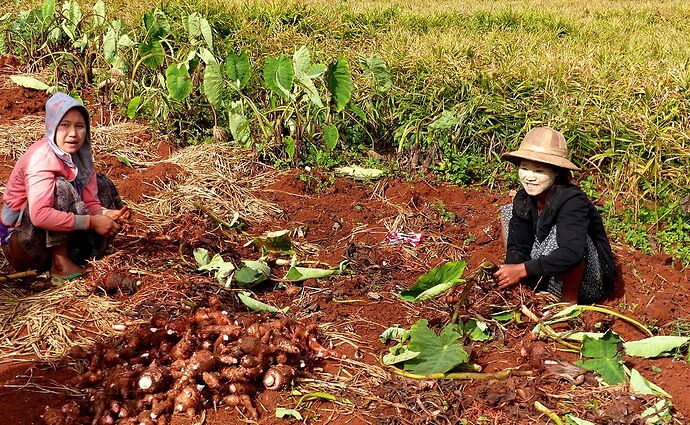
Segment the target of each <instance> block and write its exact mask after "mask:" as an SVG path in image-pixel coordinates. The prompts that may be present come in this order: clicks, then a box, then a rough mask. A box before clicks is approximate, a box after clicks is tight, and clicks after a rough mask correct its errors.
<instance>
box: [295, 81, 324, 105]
mask: <svg viewBox="0 0 690 425" xmlns="http://www.w3.org/2000/svg"><path fill="white" fill-rule="evenodd" d="M295 82H296V83H297V85H298V86H299V87H301V88H302V90H304V92H305V93H306V94H307V97H309V100H311V102H312V103H313V104H314V105H316V106H318V107H319V108H321V107H322V106H323V102H322V101H321V96H320V95H319V91H318V90H317V88H316V86H315V85H314V82H313V81H312V80H311V79H310V78H308V77H306V74H304V73H301V72H300V73H298V74H295Z"/></svg>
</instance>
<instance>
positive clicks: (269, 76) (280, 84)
mask: <svg viewBox="0 0 690 425" xmlns="http://www.w3.org/2000/svg"><path fill="white" fill-rule="evenodd" d="M294 80H295V71H294V69H293V67H292V61H290V59H288V58H287V57H285V55H282V54H281V55H280V56H278V57H277V58H273V57H269V58H266V64H265V65H264V83H266V87H268V88H269V89H271V91H273V92H274V93H275V94H277V95H278V96H280V97H282V98H285V99H288V98H290V95H291V92H292V86H293V84H294Z"/></svg>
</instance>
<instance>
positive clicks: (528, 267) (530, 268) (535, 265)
mask: <svg viewBox="0 0 690 425" xmlns="http://www.w3.org/2000/svg"><path fill="white" fill-rule="evenodd" d="M525 271H526V272H527V276H542V275H543V274H544V268H543V267H542V265H541V260H540V259H539V258H535V259H534V260H529V261H525Z"/></svg>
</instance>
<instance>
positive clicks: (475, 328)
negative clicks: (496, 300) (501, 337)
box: [463, 319, 491, 341]
mask: <svg viewBox="0 0 690 425" xmlns="http://www.w3.org/2000/svg"><path fill="white" fill-rule="evenodd" d="M463 330H464V332H465V335H467V336H468V337H469V338H470V339H471V340H472V341H488V340H490V339H491V334H490V332H489V327H488V326H487V325H486V323H484V322H482V321H479V320H476V319H470V320H468V321H467V322H465V325H464V326H463Z"/></svg>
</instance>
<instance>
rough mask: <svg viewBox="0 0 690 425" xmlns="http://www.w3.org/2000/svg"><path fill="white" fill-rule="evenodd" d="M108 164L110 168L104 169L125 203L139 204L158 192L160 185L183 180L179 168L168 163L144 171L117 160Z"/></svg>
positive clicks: (182, 172) (181, 171)
mask: <svg viewBox="0 0 690 425" xmlns="http://www.w3.org/2000/svg"><path fill="white" fill-rule="evenodd" d="M113 158H114V157H113ZM115 162H117V163H119V164H120V165H118V164H116V163H115ZM108 164H109V165H110V167H108V166H107V165H106V169H107V170H109V173H110V176H111V178H112V179H113V182H114V183H115V186H116V187H117V189H118V191H119V192H120V196H121V197H122V199H123V200H124V201H125V202H128V201H131V202H141V201H143V200H144V199H146V197H147V196H151V195H154V194H155V193H156V192H158V190H159V189H158V187H160V186H161V185H166V184H169V183H171V182H173V181H176V180H177V179H181V178H184V174H185V173H184V170H182V168H181V167H180V166H178V165H176V164H171V163H169V162H160V163H158V164H156V165H154V166H152V167H150V168H145V169H136V168H131V167H127V166H126V165H124V164H122V163H120V161H119V160H117V158H115V161H113V160H112V159H110V160H108ZM106 174H108V173H106ZM157 186H158V187H157Z"/></svg>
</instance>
